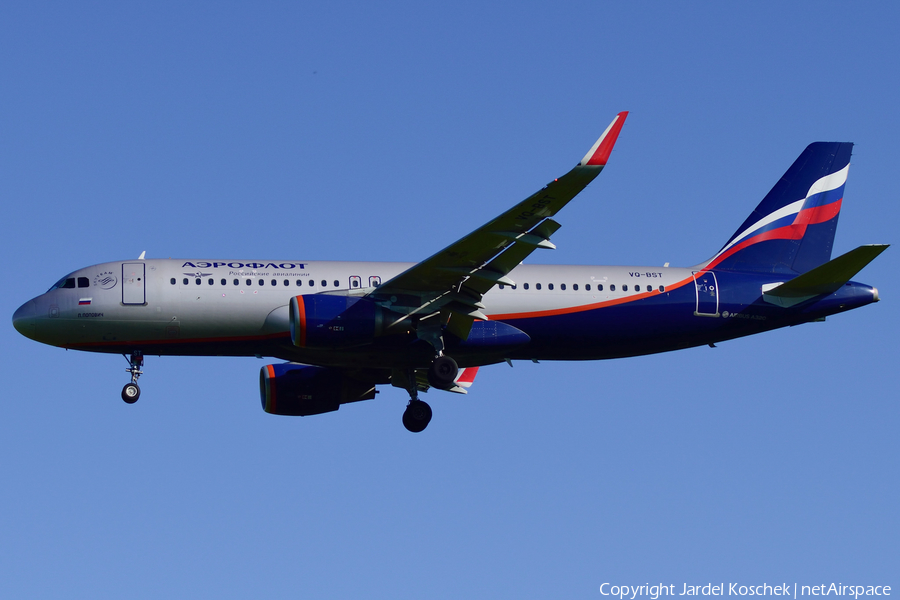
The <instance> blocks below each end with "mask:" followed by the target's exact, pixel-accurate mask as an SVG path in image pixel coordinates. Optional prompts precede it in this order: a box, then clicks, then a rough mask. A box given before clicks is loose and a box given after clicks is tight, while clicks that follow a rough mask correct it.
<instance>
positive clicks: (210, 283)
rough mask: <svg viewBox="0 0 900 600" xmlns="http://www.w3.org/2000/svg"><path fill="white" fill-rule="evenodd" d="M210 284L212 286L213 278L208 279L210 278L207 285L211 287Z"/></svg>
mask: <svg viewBox="0 0 900 600" xmlns="http://www.w3.org/2000/svg"><path fill="white" fill-rule="evenodd" d="M212 284H213V278H212V277H210V278H209V285H212Z"/></svg>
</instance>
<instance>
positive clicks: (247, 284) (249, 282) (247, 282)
mask: <svg viewBox="0 0 900 600" xmlns="http://www.w3.org/2000/svg"><path fill="white" fill-rule="evenodd" d="M244 285H246V286H247V287H250V286H251V285H253V280H252V279H248V280H247V281H245V282H244Z"/></svg>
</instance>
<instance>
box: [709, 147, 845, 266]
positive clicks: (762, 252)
mask: <svg viewBox="0 0 900 600" xmlns="http://www.w3.org/2000/svg"><path fill="white" fill-rule="evenodd" d="M852 149H853V144H851V143H846V142H816V143H814V144H810V145H809V146H807V147H806V150H804V151H803V153H802V154H801V155H800V157H799V158H798V159H797V160H796V161H794V164H793V165H791V167H790V168H789V169H788V170H787V172H786V173H785V174H784V176H782V178H781V179H780V180H779V181H778V183H777V184H775V187H773V188H772V190H771V191H770V192H769V193H768V194H766V197H765V198H763V201H762V202H760V203H759V206H757V207H756V210H754V211H753V213H751V215H750V216H749V217H747V220H746V221H744V223H743V224H742V225H741V226H740V227H739V228H738V230H737V231H736V232H735V233H734V235H732V236H731V238H730V239H729V240H728V242H727V243H726V244H725V246H723V247H722V249H721V250H720V251H719V252H718V253H717V254H716V255H715V256H714V257H713V258H712V259H711V260H710V261H709V262H708V263H707V264H706V265H705V267H706V268H716V269H727V270H735V271H756V272H759V271H763V272H772V273H789V274H797V273H805V272H806V271H808V270H810V269H812V268H814V267H817V266H819V265H821V264H824V263H826V262H828V261H829V260H831V247H832V244H833V242H834V233H835V231H836V230H837V220H838V216H839V215H840V212H841V203H842V201H843V198H844V185H845V184H846V182H847V172H848V170H849V167H850V153H851V151H852Z"/></svg>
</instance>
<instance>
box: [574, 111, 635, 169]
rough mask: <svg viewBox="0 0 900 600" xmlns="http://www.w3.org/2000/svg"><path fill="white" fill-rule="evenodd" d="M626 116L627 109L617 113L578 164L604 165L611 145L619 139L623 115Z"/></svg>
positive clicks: (623, 120) (610, 150)
mask: <svg viewBox="0 0 900 600" xmlns="http://www.w3.org/2000/svg"><path fill="white" fill-rule="evenodd" d="M627 116H628V111H627V110H626V111H622V112H620V113H619V114H617V115H616V118H615V119H613V120H612V123H610V124H609V127H607V128H606V131H604V132H603V135H601V136H600V139H599V140H597V141H596V143H594V145H593V146H592V147H591V149H590V150H588V153H587V154H585V155H584V158H582V159H581V162H580V163H578V164H579V165H581V166H585V165H596V166H598V167H603V166H606V161H607V160H609V155H610V153H611V152H612V149H613V146H615V145H616V140H617V139H619V132H620V131H622V124H623V123H625V117H627Z"/></svg>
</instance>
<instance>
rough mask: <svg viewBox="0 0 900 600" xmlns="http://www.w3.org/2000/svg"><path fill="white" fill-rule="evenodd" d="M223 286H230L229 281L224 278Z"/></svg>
mask: <svg viewBox="0 0 900 600" xmlns="http://www.w3.org/2000/svg"><path fill="white" fill-rule="evenodd" d="M222 285H228V280H227V279H225V278H224V277H223V278H222Z"/></svg>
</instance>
